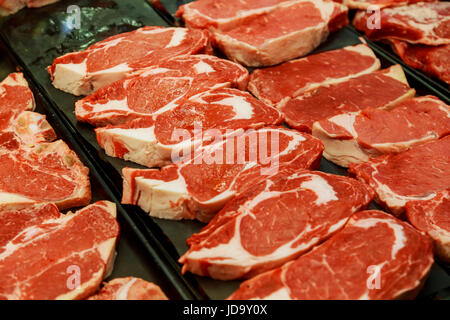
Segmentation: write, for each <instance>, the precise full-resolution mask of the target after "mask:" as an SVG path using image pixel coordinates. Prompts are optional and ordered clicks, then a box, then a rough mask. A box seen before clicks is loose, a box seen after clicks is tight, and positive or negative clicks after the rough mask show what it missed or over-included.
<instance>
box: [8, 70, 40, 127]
mask: <svg viewBox="0 0 450 320" xmlns="http://www.w3.org/2000/svg"><path fill="white" fill-rule="evenodd" d="M34 108H35V103H34V97H33V93H32V92H31V90H30V89H29V88H28V83H27V81H26V80H25V78H24V77H23V74H22V73H11V74H10V75H9V76H8V77H6V78H5V79H4V80H3V81H2V82H1V83H0V131H4V130H8V129H10V126H11V125H13V124H14V122H15V119H16V118H17V116H18V115H19V114H21V113H22V112H23V111H32V110H34Z"/></svg>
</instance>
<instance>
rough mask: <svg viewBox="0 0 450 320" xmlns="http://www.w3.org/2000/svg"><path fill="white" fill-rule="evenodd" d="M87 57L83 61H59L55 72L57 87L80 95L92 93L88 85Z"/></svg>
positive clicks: (54, 77) (54, 82)
mask: <svg viewBox="0 0 450 320" xmlns="http://www.w3.org/2000/svg"><path fill="white" fill-rule="evenodd" d="M87 83H88V80H87V66H86V59H84V60H83V61H82V62H81V63H58V64H57V65H56V66H55V72H54V73H53V85H54V86H55V88H58V89H61V90H64V91H67V92H70V93H73V94H76V95H79V94H88V93H90V89H91V88H90V86H89V85H87ZM86 86H88V87H89V88H86Z"/></svg>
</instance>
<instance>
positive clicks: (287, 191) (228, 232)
mask: <svg viewBox="0 0 450 320" xmlns="http://www.w3.org/2000/svg"><path fill="white" fill-rule="evenodd" d="M372 198H373V191H371V190H369V188H368V187H366V186H365V185H364V184H363V183H361V182H359V181H357V180H355V179H351V178H348V177H342V176H337V175H332V174H326V173H322V172H310V171H300V172H296V173H293V172H291V171H288V172H286V173H285V172H281V174H278V175H275V176H273V177H270V178H269V179H267V180H264V181H263V182H261V183H260V184H258V185H256V186H255V187H253V188H251V189H249V190H247V191H245V192H243V193H241V194H240V195H239V196H237V197H236V198H234V199H233V200H231V201H230V202H228V203H227V205H226V206H225V207H224V208H223V209H222V210H221V211H220V212H219V213H218V214H217V215H216V216H215V217H214V218H213V220H212V221H211V222H210V223H209V224H208V225H207V226H206V227H205V228H204V229H203V230H202V231H201V232H200V233H199V234H195V235H193V236H192V237H191V238H190V239H189V240H188V243H189V244H190V249H189V251H187V252H186V253H185V254H184V255H183V256H182V257H181V258H180V260H179V262H180V263H182V264H183V269H182V270H183V272H187V271H191V272H193V273H195V274H198V275H201V276H209V277H211V278H214V279H221V280H230V279H237V278H248V277H252V276H254V275H256V274H259V273H261V272H265V271H267V270H270V269H273V268H276V267H279V266H281V265H282V264H283V263H285V262H287V261H289V260H292V259H295V258H297V257H298V256H300V255H301V254H303V253H304V252H307V251H308V250H310V249H311V248H312V247H314V245H316V244H318V243H320V242H322V241H324V240H325V239H327V238H329V237H330V236H331V235H333V234H334V233H335V232H337V231H339V230H340V229H341V228H342V227H344V225H345V223H346V222H347V220H348V219H349V218H350V216H351V215H352V214H353V213H355V212H356V211H359V210H361V209H362V208H364V207H366V206H367V205H368V204H369V202H370V201H372ZM261 235H264V236H263V237H261Z"/></svg>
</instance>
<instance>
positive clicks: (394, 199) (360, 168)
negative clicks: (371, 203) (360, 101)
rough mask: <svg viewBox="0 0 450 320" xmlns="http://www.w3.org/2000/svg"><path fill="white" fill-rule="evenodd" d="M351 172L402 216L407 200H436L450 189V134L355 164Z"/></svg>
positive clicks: (384, 203)
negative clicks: (434, 198) (440, 193)
mask: <svg viewBox="0 0 450 320" xmlns="http://www.w3.org/2000/svg"><path fill="white" fill-rule="evenodd" d="M349 173H350V174H352V175H354V176H356V177H357V178H358V179H360V180H362V181H364V182H366V183H367V184H369V185H370V186H371V187H373V188H374V190H375V192H376V197H375V200H376V201H378V202H379V203H380V204H381V205H383V206H386V207H387V208H389V209H390V210H391V211H392V212H393V213H394V214H395V215H402V214H403V213H404V209H405V204H406V203H407V202H409V201H414V200H429V199H432V198H433V197H434V196H435V194H436V192H439V191H442V190H444V189H447V188H448V186H449V181H450V136H446V137H444V138H442V139H439V140H435V141H430V142H427V143H425V144H422V145H420V146H417V147H414V148H412V149H410V150H408V151H405V152H402V153H399V154H394V155H393V154H389V155H382V156H379V157H377V158H374V159H372V160H370V161H368V162H366V163H359V164H351V165H350V167H349Z"/></svg>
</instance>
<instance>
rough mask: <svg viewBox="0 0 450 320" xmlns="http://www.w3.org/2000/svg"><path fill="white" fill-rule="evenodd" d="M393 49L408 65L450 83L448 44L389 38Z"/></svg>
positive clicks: (449, 52) (449, 48)
mask: <svg viewBox="0 0 450 320" xmlns="http://www.w3.org/2000/svg"><path fill="white" fill-rule="evenodd" d="M390 42H391V45H392V48H393V50H394V51H395V52H396V53H397V54H398V55H399V56H400V58H401V59H402V60H403V61H404V62H405V63H406V64H407V65H409V66H411V67H413V68H416V69H419V70H422V71H423V72H425V73H426V74H428V75H430V76H432V77H436V78H438V79H440V80H442V81H444V82H445V83H447V84H448V85H450V44H444V45H440V46H427V45H423V44H410V43H407V42H405V41H399V40H394V39H392V40H390Z"/></svg>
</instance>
